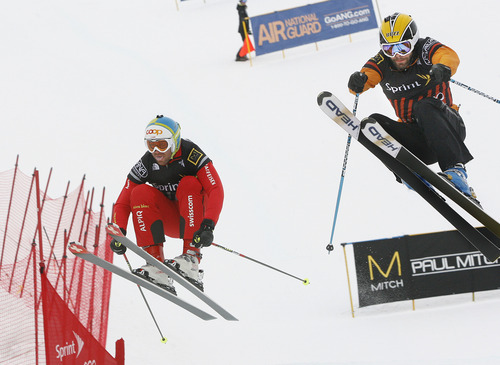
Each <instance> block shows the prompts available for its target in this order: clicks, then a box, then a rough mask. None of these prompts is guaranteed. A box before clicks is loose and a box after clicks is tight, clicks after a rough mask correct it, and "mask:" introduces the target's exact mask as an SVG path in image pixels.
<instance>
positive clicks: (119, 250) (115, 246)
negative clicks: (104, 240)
mask: <svg viewBox="0 0 500 365" xmlns="http://www.w3.org/2000/svg"><path fill="white" fill-rule="evenodd" d="M120 231H122V233H123V235H124V236H126V235H127V230H126V229H124V228H120ZM109 247H110V248H111V251H113V252H114V253H116V254H117V255H123V254H124V253H125V252H127V247H125V246H124V245H122V244H121V243H120V242H118V241H117V240H115V239H114V238H113V239H112V240H111V242H110V243H109Z"/></svg>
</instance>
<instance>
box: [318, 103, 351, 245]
mask: <svg viewBox="0 0 500 365" xmlns="http://www.w3.org/2000/svg"><path fill="white" fill-rule="evenodd" d="M358 100H359V93H357V94H356V97H355V98H354V106H353V108H352V114H354V115H356V110H357V109H358ZM350 146H351V135H350V134H349V136H348V137H347V144H346V146H345V153H344V164H343V166H342V173H341V174H340V183H339V192H338V194H337V205H336V206H335V214H334V215H333V225H332V233H331V234H330V243H329V244H328V245H327V246H326V250H327V251H328V254H330V252H332V251H333V243H332V242H333V233H334V232H335V226H336V225H337V215H338V214H339V207H340V197H341V195H342V188H343V186H344V177H345V171H346V169H347V158H348V156H349V148H350Z"/></svg>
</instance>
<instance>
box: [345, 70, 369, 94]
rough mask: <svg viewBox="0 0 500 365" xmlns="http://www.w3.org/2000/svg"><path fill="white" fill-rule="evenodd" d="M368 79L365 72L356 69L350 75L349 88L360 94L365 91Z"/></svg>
mask: <svg viewBox="0 0 500 365" xmlns="http://www.w3.org/2000/svg"><path fill="white" fill-rule="evenodd" d="M367 80H368V76H366V74H365V73H363V72H359V71H356V72H355V73H353V74H352V75H351V77H349V83H348V84H347V86H348V87H349V89H351V90H352V91H354V92H355V93H357V94H359V93H362V92H363V89H364V88H365V84H366V81H367Z"/></svg>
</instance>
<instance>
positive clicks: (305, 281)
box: [212, 242, 310, 285]
mask: <svg viewBox="0 0 500 365" xmlns="http://www.w3.org/2000/svg"><path fill="white" fill-rule="evenodd" d="M212 246H215V247H219V248H222V249H223V250H226V251H228V252H231V253H234V254H235V255H238V256H240V257H243V258H244V259H247V260H250V261H253V262H256V263H257V264H260V265H262V266H265V267H268V268H270V269H273V270H276V271H278V272H280V273H282V274H285V275H288V276H290V277H292V278H294V279H297V280H300V281H302V283H303V284H304V285H309V284H310V282H309V279H301V278H299V277H297V276H294V275H292V274H289V273H287V272H284V271H282V270H280V269H277V268H275V267H272V266H270V265H268V264H265V263H263V262H260V261H258V260H255V259H252V258H251V257H248V256H245V255H243V254H241V253H239V252H236V251H234V250H231V249H229V248H227V247H224V246H221V245H218V244H217V243H213V242H212Z"/></svg>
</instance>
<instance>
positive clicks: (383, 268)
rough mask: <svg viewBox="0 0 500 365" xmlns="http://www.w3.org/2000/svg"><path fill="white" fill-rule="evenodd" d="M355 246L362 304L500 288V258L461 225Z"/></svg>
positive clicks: (354, 244)
mask: <svg viewBox="0 0 500 365" xmlns="http://www.w3.org/2000/svg"><path fill="white" fill-rule="evenodd" d="M480 231H481V233H483V235H485V236H486V237H488V238H490V239H492V240H496V241H497V242H498V241H499V239H498V238H496V239H495V238H494V237H495V236H494V235H493V234H492V233H491V232H489V231H488V230H486V229H484V228H480ZM353 248H354V261H355V264H356V276H357V284H358V298H359V306H360V307H364V306H368V305H374V304H380V303H389V302H395V301H401V300H409V299H421V298H429V297H436V296H441V295H450V294H459V293H470V292H478V291H484V290H493V289H499V288H500V262H498V261H496V262H490V261H488V260H487V259H486V258H485V257H484V256H483V254H481V253H480V252H479V251H477V250H476V249H475V248H474V247H473V246H472V245H471V244H470V243H469V242H468V241H467V240H465V238H463V237H462V235H461V234H460V233H458V232H457V231H446V232H438V233H429V234H423V235H416V236H402V237H397V238H391V239H383V240H376V241H366V242H356V243H353Z"/></svg>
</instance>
